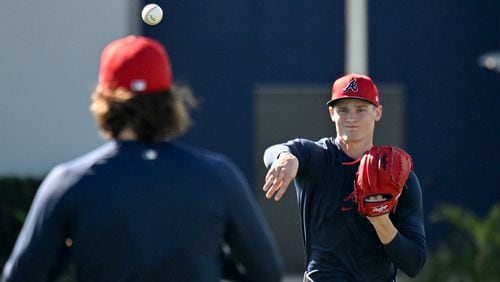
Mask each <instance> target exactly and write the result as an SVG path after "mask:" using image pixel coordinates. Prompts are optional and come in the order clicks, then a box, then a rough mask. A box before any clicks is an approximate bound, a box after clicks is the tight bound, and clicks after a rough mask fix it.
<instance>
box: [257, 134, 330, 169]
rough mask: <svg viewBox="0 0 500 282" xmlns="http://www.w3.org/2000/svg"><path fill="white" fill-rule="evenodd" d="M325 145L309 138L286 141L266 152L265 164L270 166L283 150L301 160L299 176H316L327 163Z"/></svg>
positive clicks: (267, 166)
mask: <svg viewBox="0 0 500 282" xmlns="http://www.w3.org/2000/svg"><path fill="white" fill-rule="evenodd" d="M325 150H326V148H325V147H324V146H321V145H319V144H318V143H317V142H313V141H311V140H308V139H301V138H297V139H294V140H290V141H288V142H286V143H282V144H277V145H273V146H270V147H269V148H267V149H266V150H265V152H264V165H265V166H266V168H269V167H270V166H271V165H272V164H273V162H274V161H275V160H276V159H277V158H278V157H279V154H280V153H282V152H289V153H291V154H293V155H294V156H295V157H296V158H297V160H298V161H299V169H298V172H297V177H299V178H300V177H301V176H304V175H308V176H309V177H315V176H318V175H316V174H317V173H318V172H320V171H322V170H321V169H319V168H321V167H323V166H324V163H325Z"/></svg>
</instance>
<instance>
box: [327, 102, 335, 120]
mask: <svg viewBox="0 0 500 282" xmlns="http://www.w3.org/2000/svg"><path fill="white" fill-rule="evenodd" d="M328 111H329V112H330V119H331V120H332V121H333V122H335V120H334V119H333V112H334V111H333V107H332V106H328Z"/></svg>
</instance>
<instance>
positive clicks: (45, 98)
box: [0, 0, 140, 176]
mask: <svg viewBox="0 0 500 282" xmlns="http://www.w3.org/2000/svg"><path fill="white" fill-rule="evenodd" d="M138 2H139V1H135V0H130V1H126V0H106V1H102V0H86V1H63V0H56V1H50V0H49V1H35V0H29V1H26V0H2V3H1V4H0V175H6V174H9V175H12V174H15V175H36V176H38V175H43V174H45V173H46V172H47V171H48V170H49V169H50V168H51V167H53V166H54V165H56V164H57V163H59V162H62V161H67V160H70V159H73V158H75V157H77V156H79V155H80V154H82V153H85V152H87V151H89V150H91V149H93V148H95V147H97V146H99V145H100V144H102V143H103V139H102V138H101V137H100V136H99V134H98V133H97V128H96V126H95V124H94V120H93V118H92V115H91V114H90V111H89V103H90V93H91V91H92V90H93V88H94V86H95V85H96V83H97V70H98V65H99V55H100V51H101V49H102V48H103V47H104V45H105V44H106V43H108V42H109V41H111V40H113V39H116V38H118V37H121V36H124V35H127V34H130V33H137V32H136V31H137V30H138V28H137V27H138V26H139V24H138V23H139V20H138V19H139V17H140V11H137V7H138V5H137V3H138Z"/></svg>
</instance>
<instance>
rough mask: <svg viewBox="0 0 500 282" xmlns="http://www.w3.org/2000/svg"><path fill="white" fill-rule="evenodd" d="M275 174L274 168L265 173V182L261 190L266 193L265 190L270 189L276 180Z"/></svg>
mask: <svg viewBox="0 0 500 282" xmlns="http://www.w3.org/2000/svg"><path fill="white" fill-rule="evenodd" d="M277 174H278V172H277V171H276V169H274V168H271V169H270V170H269V171H268V172H267V174H266V178H265V181H264V186H263V187H262V190H264V191H267V190H269V188H271V186H272V185H273V183H274V181H275V178H276V175H277Z"/></svg>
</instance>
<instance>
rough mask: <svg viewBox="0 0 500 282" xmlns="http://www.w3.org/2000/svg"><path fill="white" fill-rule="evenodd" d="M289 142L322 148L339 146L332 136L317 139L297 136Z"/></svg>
mask: <svg viewBox="0 0 500 282" xmlns="http://www.w3.org/2000/svg"><path fill="white" fill-rule="evenodd" d="M287 144H300V145H301V146H303V147H317V148H322V149H332V148H337V146H336V143H335V139H334V138H332V137H323V138H321V139H316V140H313V139H310V138H295V139H293V140H290V141H288V142H287Z"/></svg>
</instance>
